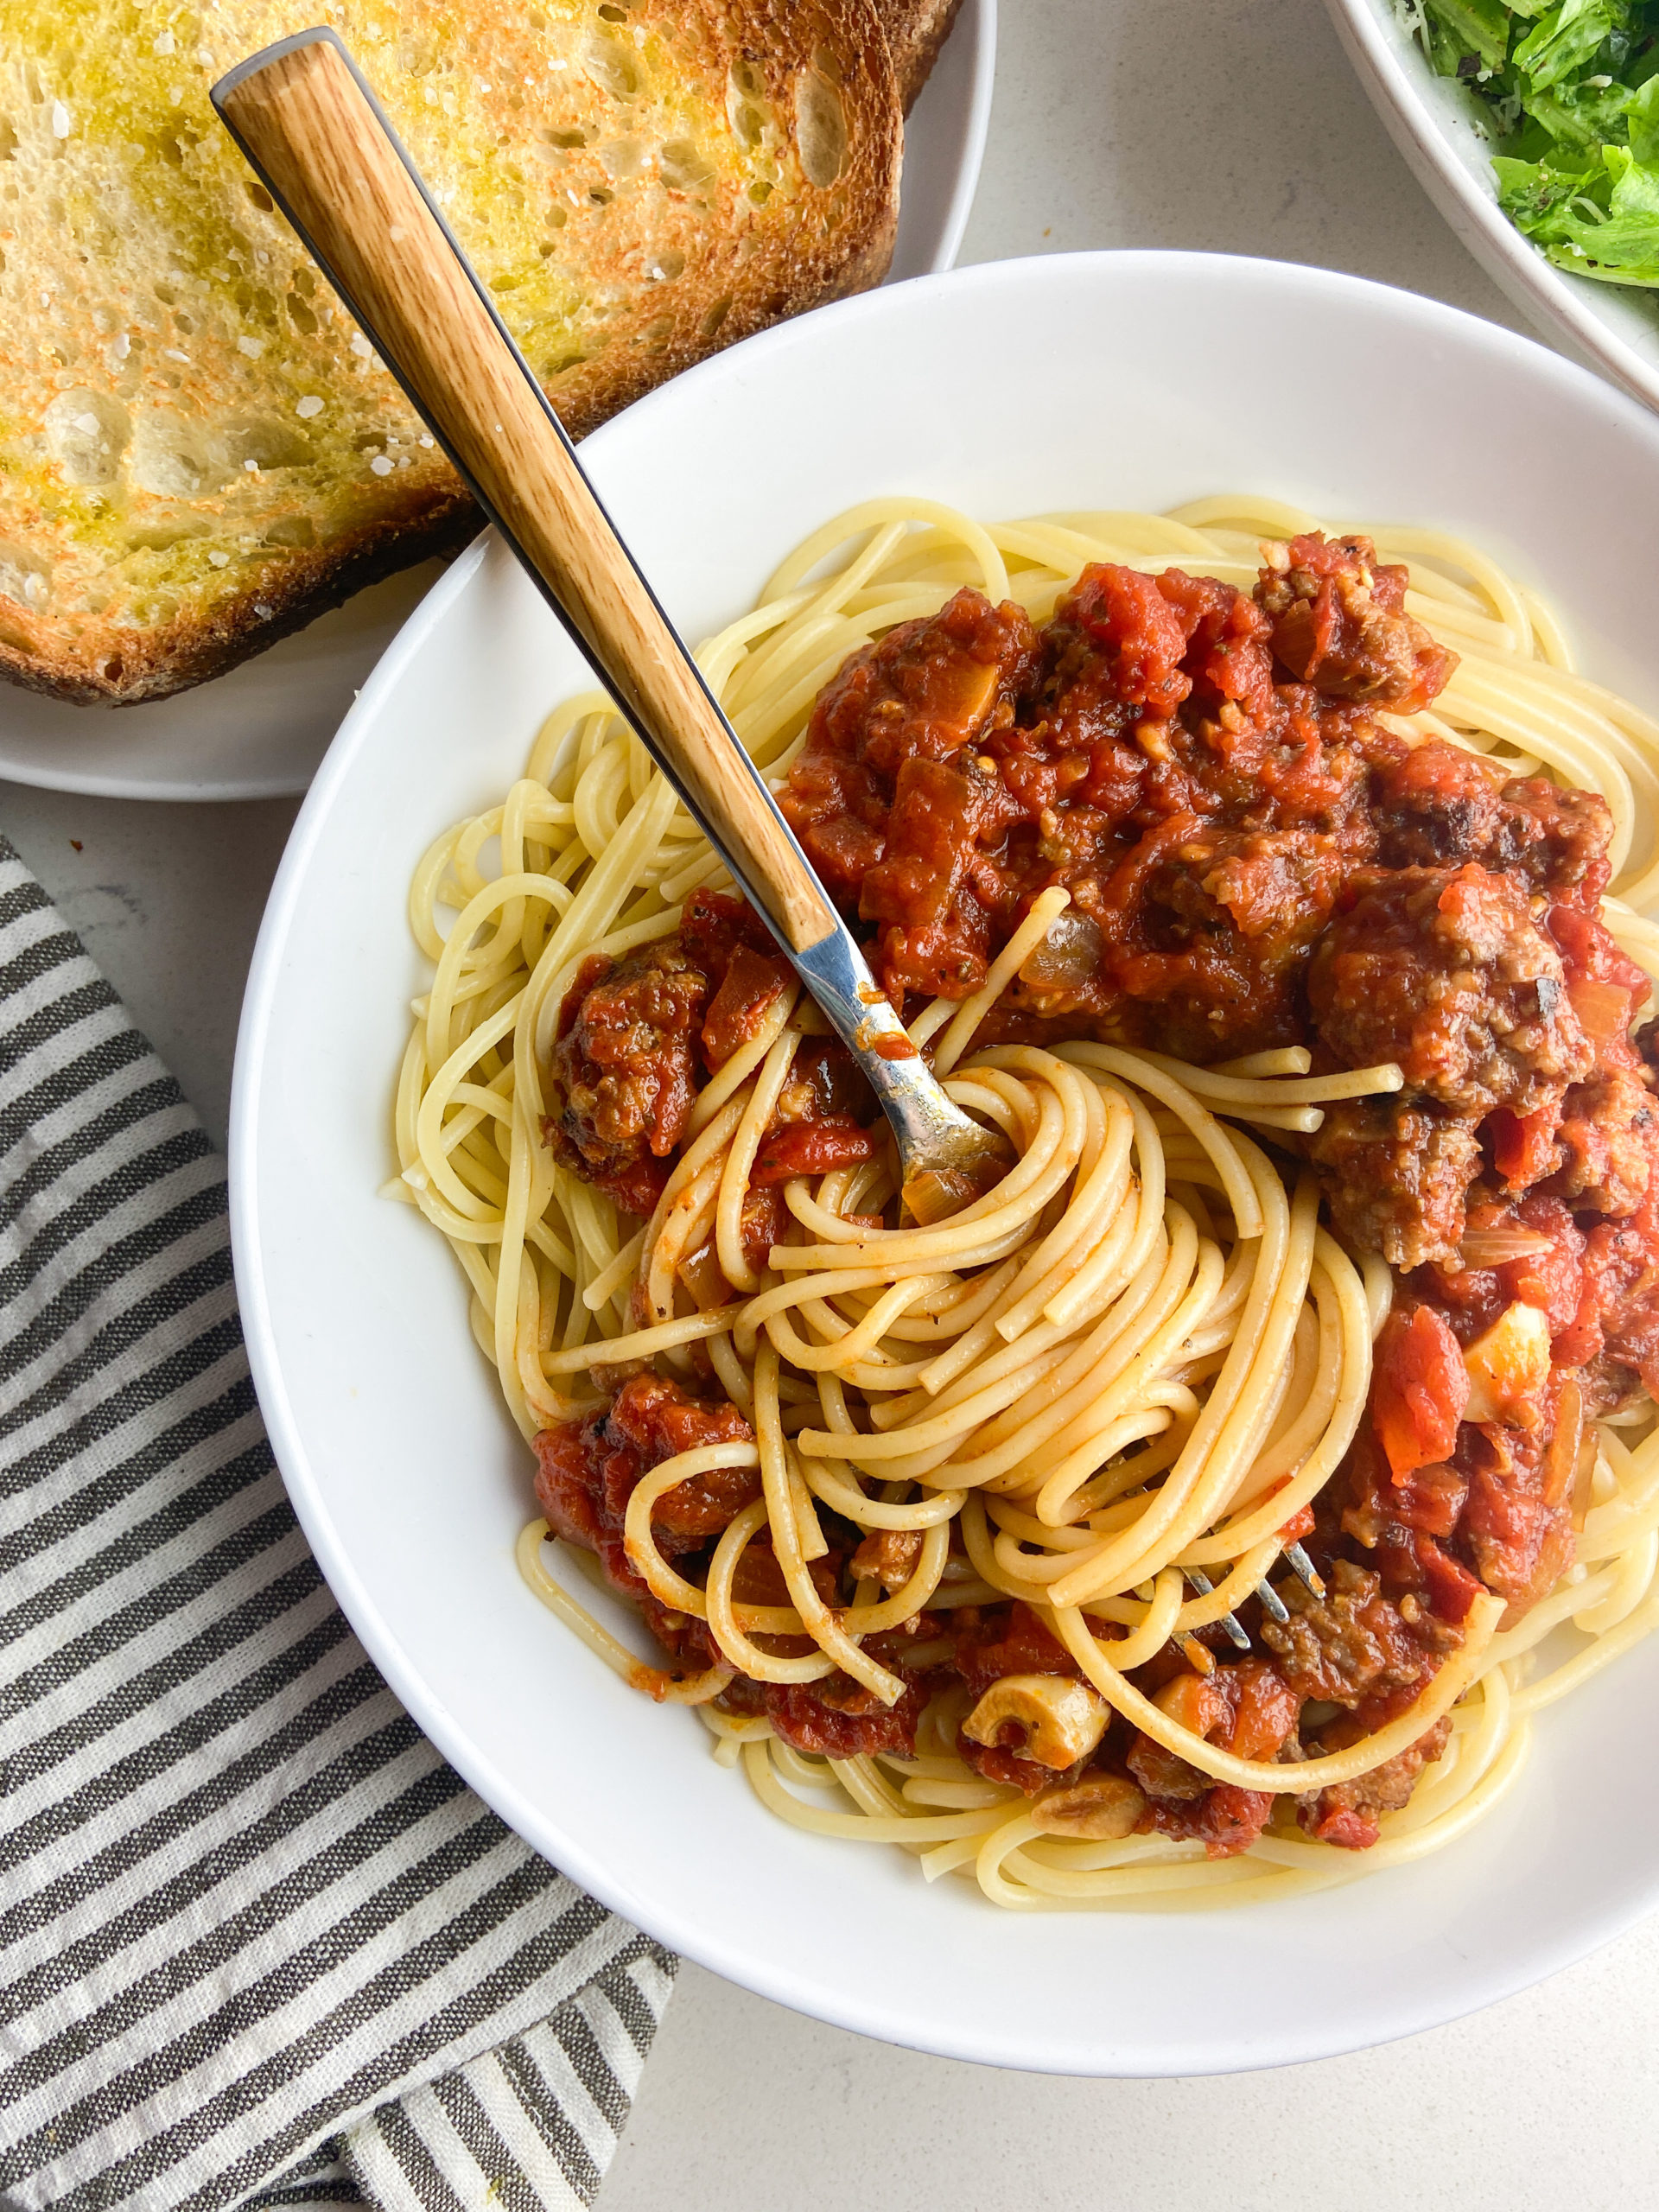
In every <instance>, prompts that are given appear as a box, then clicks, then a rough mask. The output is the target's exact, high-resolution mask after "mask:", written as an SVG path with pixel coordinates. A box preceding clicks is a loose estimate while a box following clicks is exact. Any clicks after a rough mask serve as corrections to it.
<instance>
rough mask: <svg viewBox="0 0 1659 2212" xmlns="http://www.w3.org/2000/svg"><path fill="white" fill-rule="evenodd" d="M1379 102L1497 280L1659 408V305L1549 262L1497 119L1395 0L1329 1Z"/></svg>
mask: <svg viewBox="0 0 1659 2212" xmlns="http://www.w3.org/2000/svg"><path fill="white" fill-rule="evenodd" d="M1326 5H1327V7H1328V8H1329V9H1330V11H1331V20H1332V22H1333V23H1334V24H1335V25H1336V28H1337V32H1338V36H1339V37H1340V38H1341V40H1342V42H1343V45H1344V48H1346V49H1347V54H1348V59H1349V60H1351V62H1352V63H1353V65H1354V67H1355V70H1356V71H1357V73H1358V76H1359V80H1360V82H1361V84H1363V86H1364V87H1365V90H1366V92H1368V93H1369V94H1370V99H1371V105H1373V106H1374V107H1375V108H1376V111H1377V113H1378V115H1379V116H1381V118H1383V124H1384V126H1385V127H1386V129H1387V130H1388V133H1389V137H1391V138H1392V139H1393V141H1394V143H1395V145H1396V146H1397V147H1398V148H1399V149H1400V151H1401V152H1402V154H1403V155H1404V156H1405V157H1406V160H1407V161H1408V162H1409V163H1410V165H1411V168H1412V171H1413V173H1414V175H1415V176H1416V179H1417V181H1418V182H1419V183H1420V184H1421V186H1422V188H1423V189H1424V191H1425V192H1427V194H1428V196H1429V198H1430V199H1431V200H1433V202H1434V205H1435V206H1436V207H1438V208H1439V209H1440V213H1441V214H1442V215H1444V216H1445V218H1446V221H1447V222H1448V223H1450V224H1451V226H1452V229H1453V230H1454V231H1455V232H1457V234H1458V236H1459V238H1461V239H1462V240H1463V243H1464V244H1465V245H1466V246H1467V247H1468V249H1469V251H1470V252H1471V253H1472V254H1473V255H1474V257H1475V258H1476V260H1477V261H1478V262H1479V264H1480V265H1481V267H1482V268H1483V269H1484V270H1485V271H1486V274H1487V275H1488V276H1489V277H1491V280H1492V282H1493V283H1495V284H1496V285H1497V287H1498V289H1500V290H1501V291H1502V292H1503V294H1504V296H1505V297H1506V298H1507V299H1509V300H1510V302H1512V303H1513V304H1514V305H1515V306H1516V307H1517V308H1519V309H1520V311H1521V313H1522V315H1525V316H1526V317H1527V319H1528V321H1529V322H1531V323H1532V324H1533V326H1534V327H1535V328H1536V329H1538V330H1540V331H1541V332H1542V333H1543V334H1544V336H1545V337H1546V338H1548V339H1549V340H1552V341H1553V342H1554V344H1556V345H1558V346H1565V347H1566V348H1567V351H1568V352H1569V353H1572V354H1573V355H1574V356H1575V357H1576V358H1577V359H1580V360H1584V361H1587V362H1589V363H1590V365H1592V367H1593V368H1597V369H1599V370H1600V371H1601V372H1602V374H1603V375H1604V376H1607V377H1611V378H1612V379H1613V381H1614V383H1615V384H1618V385H1623V386H1624V390H1625V391H1629V392H1633V393H1634V394H1635V395H1636V397H1637V398H1638V399H1643V400H1645V401H1646V402H1647V404H1648V405H1649V407H1659V302H1656V299H1655V297H1654V296H1653V294H1652V293H1651V292H1647V291H1643V290H1641V289H1637V288H1636V287H1634V286H1631V285H1625V284H1604V283H1598V282H1597V281H1596V280H1595V279H1593V278H1592V277H1574V276H1571V275H1569V274H1568V272H1567V270H1562V269H1558V268H1556V266H1555V265H1554V263H1553V262H1551V261H1548V260H1547V259H1546V258H1545V257H1544V255H1543V253H1542V252H1541V251H1540V250H1539V248H1538V247H1536V246H1535V245H1533V244H1532V243H1531V241H1530V240H1529V239H1528V238H1523V237H1522V234H1521V232H1519V231H1517V230H1516V227H1515V226H1514V224H1513V223H1511V222H1510V219H1509V217H1508V216H1507V215H1506V214H1505V213H1503V209H1502V208H1501V207H1499V206H1498V204H1497V188H1496V186H1495V184H1494V183H1493V181H1492V166H1491V157H1492V138H1491V124H1490V120H1489V119H1488V118H1487V117H1486V114H1485V111H1484V109H1483V107H1482V106H1481V105H1480V103H1479V101H1478V99H1476V98H1475V97H1474V95H1473V94H1472V93H1471V92H1467V91H1465V89H1464V87H1463V86H1460V85H1459V84H1456V83H1454V82H1453V81H1452V79H1449V78H1446V77H1440V76H1437V75H1436V74H1435V73H1434V71H1433V69H1432V68H1431V67H1429V64H1428V60H1427V55H1426V54H1424V52H1423V50H1422V48H1421V45H1420V44H1419V43H1418V41H1416V40H1415V39H1414V37H1413V36H1412V35H1411V33H1410V31H1409V29H1408V28H1407V26H1406V24H1405V23H1404V22H1403V21H1402V11H1400V10H1397V9H1396V7H1395V4H1394V0H1326Z"/></svg>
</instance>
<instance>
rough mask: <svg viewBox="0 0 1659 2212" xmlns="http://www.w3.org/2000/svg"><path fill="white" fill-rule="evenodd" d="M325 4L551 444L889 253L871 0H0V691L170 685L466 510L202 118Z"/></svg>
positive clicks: (283, 230) (133, 690) (293, 618)
mask: <svg viewBox="0 0 1659 2212" xmlns="http://www.w3.org/2000/svg"><path fill="white" fill-rule="evenodd" d="M319 20H326V21H328V22H332V23H333V25H334V27H335V28H336V29H338V30H339V31H340V35H341V36H342V37H343V38H344V39H345V41H346V44H347V46H348V48H350V49H351V51H352V53H353V55H354V56H355V58H356V59H357V60H358V61H359V65H360V66H361V67H362V68H363V70H364V72H365V75H366V76H367V77H368V79H369V80H370V82H371V83H372V85H373V86H375V88H376V90H377V92H378V93H379V95H380V97H381V99H382V100H383V102H384V103H385V106H386V108H387V110H388V111H389V113H390V115H391V119H392V121H393V123H394V124H395V126H396V127H397V130H398V131H399V132H400V134H401V135H402V136H403V137H404V141H405V143H407V144H408V146H409V147H410V151H411V153H412V154H413V156H414V158H415V160H416V162H417V164H418V165H419V166H420V168H421V169H422V170H423V174H424V175H425V176H426V177H427V179H428V181H429V183H430V184H431V186H432V188H433V189H434V191H435V194H436V196H437V199H438V200H439V202H440V204H441V205H442V207H443V210H444V213H445V214H446V215H447V217H448V219H449V221H450V223H451V224H452V225H453V226H454V230H455V232H456V233H457V235H458V237H459V238H460V239H461V244H462V245H463V246H464V248H465V249H466V251H467V253H468V254H469V255H470V256H471V257H472V258H473V260H474V264H475V265H476V266H477V268H478V269H479V270H480V274H481V275H482V277H484V279H485V281H486V283H487V284H488V285H489V286H490V288H491V290H492V291H493V294H494V296H495V297H496V299H497V301H498V302H499V306H500V308H501V311H502V314H503V315H504V316H505V319H506V321H507V322H508V324H509V325H510V327H512V332H513V334H514V336H515V337H516V338H517V339H518V342H519V344H520V345H521V346H523V348H524V353H525V354H526V356H527V358H528V359H529V360H530V362H531V366H532V367H533V368H534V369H535V371H536V372H537V375H538V376H539V377H540V378H542V380H543V383H544V384H545V385H546V387H547V389H548V391H550V394H551V396H552V397H553V399H554V401H555V404H556V406H557V408H558V410H559V412H560V415H561V416H562V417H563V421H564V423H565V424H566V426H567V427H568V428H569V430H570V431H571V432H572V434H573V435H576V436H581V435H584V434H585V433H586V432H587V431H588V430H589V429H592V428H593V427H594V424H595V423H599V422H601V421H602V420H603V419H604V418H605V416H607V415H609V414H612V413H613V412H614V411H615V410H617V409H618V408H620V407H622V406H625V405H626V404H627V403H628V402H629V401H630V400H632V399H633V398H635V397H639V394H641V393H642V392H644V391H646V390H648V389H649V388H650V387H651V386H652V385H656V384H658V383H659V382H661V381H662V380H663V379H664V378H666V377H668V376H671V375H672V374H674V373H675V372H677V371H678V370H680V369H682V368H683V367H686V366H687V365H690V363H691V362H693V361H695V360H696V359H700V358H701V357H702V356H703V355H704V354H707V353H711V352H713V351H715V349H716V348H717V347H718V346H722V345H726V344H728V343H730V342H731V341H732V340H735V339H737V338H740V337H743V336H745V335H747V334H748V333H749V332H751V331H753V330H755V329H757V328H759V327H761V326H762V325H763V324H765V323H766V322H769V321H775V320H777V319H778V318H779V316H782V315H789V314H792V313H796V312H798V311H799V310H800V309H802V308H806V307H810V306H812V305H814V304H816V303H817V302H820V301H822V300H824V299H828V298H832V297H835V296H839V295H840V294H842V293H845V292H849V291H852V290H855V289H859V288H861V286H863V285H866V284H868V283H874V282H875V281H877V280H878V279H879V277H880V274H881V273H882V271H883V270H884V269H885V267H886V264H887V257H888V254H889V252H890V251H891V247H892V239H893V224H894V219H895V216H896V211H897V198H898V176H899V149H900V129H901V126H900V123H899V104H898V94H897V91H896V88H895V82H894V78H893V70H892V67H891V64H890V61H889V58H888V54H887V45H886V42H885V40H884V37H883V34H882V29H881V26H880V21H879V18H878V16H877V12H876V9H875V6H874V0H822V4H819V0H742V4H727V3H726V0H598V4H593V0H536V4H530V0H468V4H456V3H455V0H448V4H444V0H209V4H206V5H203V4H200V3H199V4H195V5H190V4H180V0H8V5H7V6H6V8H5V9H4V10H3V12H0V673H4V674H6V675H8V676H10V677H13V678H14V679H15V680H17V681H20V682H22V683H28V684H30V685H32V686H34V687H35V688H37V689H41V690H49V691H52V692H54V693H55V694H57V695H58V696H62V697H68V698H75V699H80V700H86V701H105V702H128V701H133V700H138V699H144V698H154V697H159V696H163V695H164V694H166V693H168V692H169V691H174V690H180V689H181V688H183V687H184V686H185V685H187V684H189V683H196V682H200V680H201V679H202V678H203V677H207V676H211V675H214V674H217V673H218V672H219V671H221V670H222V669H224V668H226V667H228V666H230V665H231V664H233V663H234V662H235V661H237V660H238V659H241V658H245V656H246V655H247V654H248V653H249V652H255V651H257V650H259V649H260V648H261V647H263V646H264V645H270V644H271V643H273V642H274V640H275V639H277V637H279V636H281V635H283V632H285V631H287V630H290V629H293V628H295V627H296V626H298V625H299V624H301V623H302V622H305V621H308V620H311V618H312V617H313V616H314V615H315V614H316V613H320V612H321V610H322V609H323V608H324V607H327V606H331V605H334V604H335V603H337V602H338V601H340V599H342V598H344V597H345V596H346V594H348V593H349V592H351V591H353V590H355V589H357V588H359V587H360V586H361V585H363V584H365V583H367V582H371V581H372V579H373V578H374V577H376V576H378V575H384V574H386V573H388V572H389V571H390V570H391V569H396V568H400V567H404V566H405V565H407V564H408V563H411V562H414V561H417V560H420V559H423V558H424V557H425V556H427V555H429V554H430V553H431V552H433V551H434V550H443V549H445V548H447V547H449V546H452V545H454V543H458V542H460V541H461V539H462V538H464V537H465V536H466V535H467V534H468V533H469V532H470V531H471V530H472V529H473V528H474V527H475V526H476V521H477V517H476V513H475V511H474V510H473V509H472V508H471V507H470V505H468V503H467V500H466V499H465V498H464V496H463V495H462V493H461V488H460V486H459V484H458V482H457V480H456V479H455V477H454V472H453V471H452V470H451V469H450V467H449V466H448V462H447V461H445V460H444V458H443V456H442V454H441V453H440V452H438V451H437V449H436V448H435V446H434V444H433V442H432V440H431V438H430V437H429V435H427V434H426V432H425V430H424V429H423V426H422V424H421V423H420V422H419V420H418V419H417V417H416V416H415V415H414V413H413V412H412V410H410V407H409V405H408V404H407V403H406V402H405V401H404V398H403V397H402V395H401V394H400V393H399V392H398V391H397V387H396V386H395V385H394V384H393V383H392V381H391V378H390V377H389V376H388V375H387V373H386V372H385V369H384V368H383V367H382V366H381V365H380V363H379V362H378V360H377V359H376V358H375V356H374V354H373V353H372V349H371V348H370V346H369V345H368V344H367V342H366V340H365V339H364V338H363V337H362V335H361V334H360V333H359V331H358V330H357V328H356V326H355V325H354V324H353V321H351V319H350V317H349V316H348V315H346V313H345V311H344V309H343V308H341V307H340V305H339V303H338V302H336V300H335V298H334V295H333V293H332V292H331V291H330V290H329V289H328V287H327V283H325V282H324V280H323V279H322V278H321V277H320V276H319V275H318V274H317V272H316V271H315V269H314V268H313V267H312V265H311V264H310V262H309V260H308V258H307V257H306V255H305V253H304V251H303V250H302V248H301V247H300V245H299V244H298V242H297V240H296V238H294V236H293V234H292V232H290V231H289V228H288V226H287V225H286V224H285V223H284V222H283V219H282V218H281V217H280V216H279V215H278V214H277V213H276V212H275V210H274V209H273V207H272V205H271V202H270V197H269V195H268V194H266V193H265V192H264V189H263V188H261V186H260V185H259V184H258V183H257V181H256V180H255V179H254V177H253V175H252V174H251V171H250V170H249V169H248V168H247V167H246V165H245V162H243V160H242V157H241V156H240V155H239V154H238V151H237V149H236V148H235V146H234V145H233V144H232V142H231V140H230V138H229V137H227V135H226V132H225V131H224V130H223V128H222V127H221V125H220V124H219V122H218V119H217V118H216V117H215V116H214V115H213V111H212V108H211V106H210V105H209V103H208V99H207V91H208V87H209V86H210V85H211V84H212V83H213V80H214V79H215V78H216V77H218V76H219V75H220V74H221V73H223V72H224V71H225V70H226V69H227V68H228V67H231V65H232V63H233V62H235V61H237V60H240V59H241V58H243V57H244V56H245V55H246V54H251V53H252V52H254V51H255V50H256V49H257V48H259V47H262V46H264V45H265V44H267V43H268V42H269V41H271V40H273V39H277V38H280V37H282V36H283V35H286V34H288V33H289V32H291V31H295V30H298V29H304V28H306V27H307V26H308V24H310V23H312V22H317V21H319Z"/></svg>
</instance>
